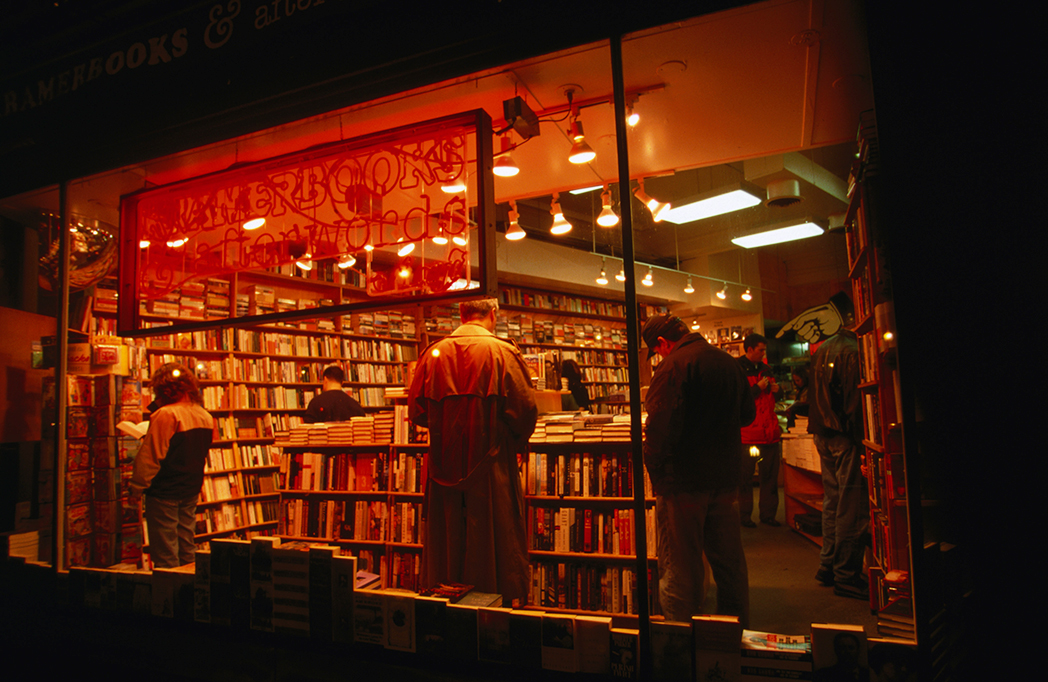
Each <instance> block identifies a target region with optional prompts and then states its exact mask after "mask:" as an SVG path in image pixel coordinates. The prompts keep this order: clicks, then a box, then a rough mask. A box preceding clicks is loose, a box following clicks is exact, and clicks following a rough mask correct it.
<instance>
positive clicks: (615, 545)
mask: <svg viewBox="0 0 1048 682" xmlns="http://www.w3.org/2000/svg"><path fill="white" fill-rule="evenodd" d="M631 447H632V446H631V444H630V443H629V442H628V441H627V442H621V441H619V442H612V441H588V442H582V441H578V442H575V441H573V442H557V443H550V442H546V443H542V442H532V443H530V444H529V448H528V450H529V451H528V456H527V461H526V463H525V466H524V467H523V472H522V475H523V478H524V492H525V495H524V498H525V503H526V518H525V520H526V526H527V534H528V554H529V560H530V572H531V593H530V595H529V600H530V603H531V606H534V607H540V608H543V609H549V610H558V609H559V610H566V611H572V612H595V613H602V614H609V613H610V614H627V615H635V614H636V613H637V608H638V607H637V594H636V576H635V571H636V543H635V539H634V537H633V526H634V520H635V519H634V510H633V486H634V484H635V480H634V477H633V475H632V468H631V465H630V451H631ZM641 485H644V487H645V499H646V509H645V523H646V524H647V535H648V537H649V538H650V541H649V543H648V550H647V552H648V571H649V582H648V585H649V591H650V592H651V593H650V594H649V595H648V600H649V604H650V605H651V608H653V609H654V611H652V613H657V612H658V599H656V598H655V596H654V592H653V590H654V589H656V588H655V587H654V586H655V585H657V584H658V579H657V573H658V569H657V561H656V558H655V543H654V538H655V537H656V534H655V509H654V504H655V498H654V494H653V493H652V492H651V490H650V488H651V486H650V482H649V481H648V478H647V473H646V472H645V475H644V476H643V479H642V481H641Z"/></svg>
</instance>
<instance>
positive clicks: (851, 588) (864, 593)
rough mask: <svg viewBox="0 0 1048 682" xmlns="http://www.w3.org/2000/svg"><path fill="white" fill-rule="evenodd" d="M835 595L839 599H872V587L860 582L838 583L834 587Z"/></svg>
mask: <svg viewBox="0 0 1048 682" xmlns="http://www.w3.org/2000/svg"><path fill="white" fill-rule="evenodd" d="M833 593H834V594H835V595H837V596H838V597H851V598H852V599H866V600H869V598H870V586H869V585H868V584H867V583H866V581H858V582H854V583H852V582H848V583H845V582H840V581H837V582H835V583H834V585H833Z"/></svg>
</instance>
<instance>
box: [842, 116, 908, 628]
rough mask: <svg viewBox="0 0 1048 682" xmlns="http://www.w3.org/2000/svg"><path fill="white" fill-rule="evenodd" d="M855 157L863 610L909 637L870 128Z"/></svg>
mask: <svg viewBox="0 0 1048 682" xmlns="http://www.w3.org/2000/svg"><path fill="white" fill-rule="evenodd" d="M858 144H859V153H858V155H857V158H856V161H855V164H854V166H853V170H852V173H851V177H850V178H849V192H850V193H851V196H850V203H849V208H848V213H847V223H846V224H847V228H848V229H847V232H846V235H847V246H848V258H849V264H850V277H851V281H852V292H853V299H854V303H855V328H856V333H857V335H858V343H859V356H860V384H859V390H860V394H861V400H862V407H863V417H864V427H863V434H864V436H863V448H864V450H865V463H866V469H867V472H868V474H867V480H868V486H869V494H870V517H871V521H870V534H871V536H872V541H873V552H872V555H873V561H872V564H871V565H870V567H869V572H870V602H871V603H870V605H871V608H873V609H874V611H876V612H877V614H878V629H879V631H880V632H881V634H884V635H889V636H897V637H904V638H913V636H914V613H913V603H912V599H911V589H910V579H909V578H910V566H911V563H910V538H909V518H908V513H909V512H908V508H907V499H906V484H905V466H906V464H905V457H904V453H903V446H902V423H901V418H900V416H901V415H900V414H899V411H898V409H897V406H898V404H899V397H898V396H899V377H898V372H897V369H896V351H895V339H894V327H895V325H894V320H893V314H892V299H891V282H890V280H889V278H888V268H887V263H886V262H885V259H886V255H885V252H884V250H883V248H882V247H881V245H880V241H879V239H878V234H877V216H876V214H875V209H876V206H877V201H876V199H875V195H876V192H877V140H876V125H875V123H874V122H873V121H872V120H864V121H863V122H862V124H861V125H860V128H859V139H858Z"/></svg>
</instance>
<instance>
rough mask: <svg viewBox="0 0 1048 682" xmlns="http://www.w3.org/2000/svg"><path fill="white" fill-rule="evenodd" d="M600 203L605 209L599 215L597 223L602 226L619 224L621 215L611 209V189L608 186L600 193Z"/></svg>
mask: <svg viewBox="0 0 1048 682" xmlns="http://www.w3.org/2000/svg"><path fill="white" fill-rule="evenodd" d="M600 203H601V206H603V210H602V211H601V212H600V215H599V216H597V224H598V225H600V226H601V227H614V226H615V225H618V224H619V216H618V215H617V214H616V213H615V211H613V210H611V191H610V190H608V189H607V188H605V189H604V191H603V192H601V193H600Z"/></svg>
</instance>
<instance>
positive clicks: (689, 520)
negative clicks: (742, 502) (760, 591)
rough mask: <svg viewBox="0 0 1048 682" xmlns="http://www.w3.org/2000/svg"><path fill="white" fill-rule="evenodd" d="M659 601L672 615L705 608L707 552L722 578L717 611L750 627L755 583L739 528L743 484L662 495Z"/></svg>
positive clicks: (658, 508) (678, 617)
mask: <svg viewBox="0 0 1048 682" xmlns="http://www.w3.org/2000/svg"><path fill="white" fill-rule="evenodd" d="M655 515H656V518H657V519H658V548H659V605H660V606H661V607H662V613H663V615H664V616H665V617H666V620H672V621H678V622H682V623H690V622H691V617H692V615H694V614H697V613H702V606H703V605H702V602H701V599H702V582H703V579H704V578H705V573H706V569H705V567H704V566H703V564H702V555H703V552H705V554H706V558H707V559H708V560H709V562H710V568H711V569H712V570H713V580H714V581H715V582H716V583H717V613H718V614H723V615H734V616H738V617H739V622H741V623H742V626H743V627H744V628H746V627H749V617H750V584H749V576H748V574H747V571H746V556H745V555H744V554H743V551H742V534H741V530H740V529H739V505H738V489H737V488H725V489H723V490H714V491H709V492H699V493H677V494H675V495H665V496H663V495H658V496H656V498H655Z"/></svg>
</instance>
